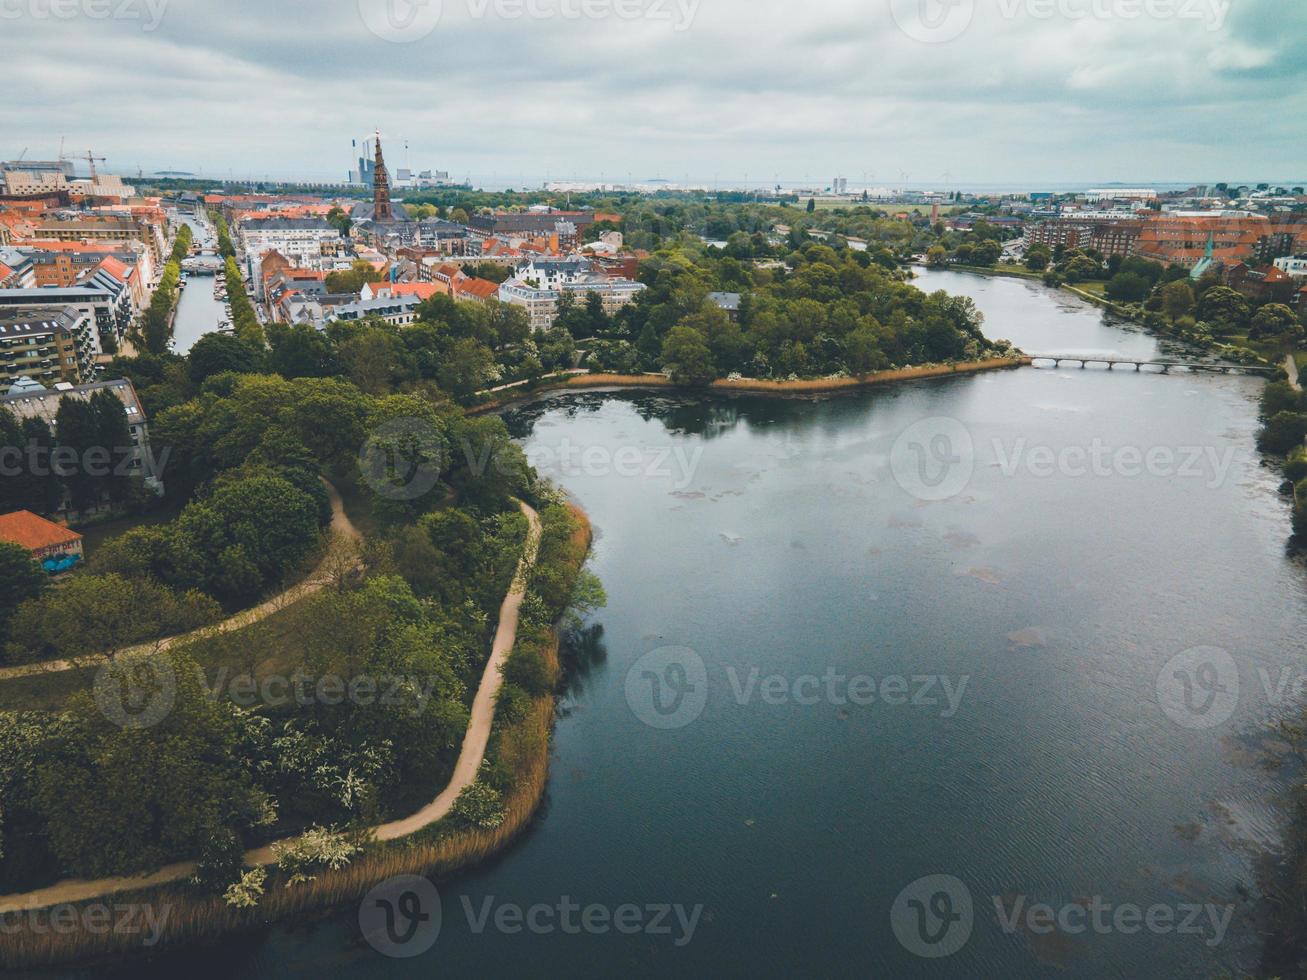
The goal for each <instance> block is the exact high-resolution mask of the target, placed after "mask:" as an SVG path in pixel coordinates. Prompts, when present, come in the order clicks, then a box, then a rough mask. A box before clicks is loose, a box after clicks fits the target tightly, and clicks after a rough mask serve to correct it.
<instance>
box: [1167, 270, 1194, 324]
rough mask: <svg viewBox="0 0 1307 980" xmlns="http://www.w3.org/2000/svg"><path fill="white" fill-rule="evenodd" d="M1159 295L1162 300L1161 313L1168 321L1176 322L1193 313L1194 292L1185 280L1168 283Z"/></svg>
mask: <svg viewBox="0 0 1307 980" xmlns="http://www.w3.org/2000/svg"><path fill="white" fill-rule="evenodd" d="M1159 295H1160V297H1161V300H1162V312H1163V313H1165V314H1166V315H1167V316H1168V317H1169V318H1170V319H1172V320H1178V319H1180V317H1182V316H1188V315H1189V314H1190V313H1192V312H1193V308H1194V291H1193V287H1191V286H1190V285H1189V281H1188V280H1187V279H1176V280H1173V281H1172V282H1168V283H1167V284H1166V285H1164V286H1162V288H1161V289H1160V291H1159Z"/></svg>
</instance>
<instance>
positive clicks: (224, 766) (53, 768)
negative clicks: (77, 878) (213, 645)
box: [35, 653, 271, 877]
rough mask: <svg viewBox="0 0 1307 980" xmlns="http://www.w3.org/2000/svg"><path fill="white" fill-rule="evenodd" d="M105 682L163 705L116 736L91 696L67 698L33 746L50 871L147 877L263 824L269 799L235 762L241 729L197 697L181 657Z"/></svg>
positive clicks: (193, 668)
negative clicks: (155, 716) (52, 728)
mask: <svg viewBox="0 0 1307 980" xmlns="http://www.w3.org/2000/svg"><path fill="white" fill-rule="evenodd" d="M146 675H148V677H147V676H146ZM106 680H107V684H106V689H108V686H109V685H111V684H115V683H116V684H117V685H119V689H120V690H130V691H132V693H136V692H137V689H142V690H145V689H147V688H148V691H149V693H150V694H151V695H161V696H166V697H167V698H169V699H170V700H171V706H170V708H169V709H168V710H167V711H166V713H165V714H164V717H163V718H162V719H161V720H159V721H158V723H157V724H154V725H151V726H148V727H134V726H127V727H119V725H118V724H115V723H114V722H113V721H111V720H109V719H108V718H107V717H106V714H105V713H104V712H103V710H102V704H101V703H100V702H99V700H98V699H96V698H92V697H91V696H90V695H89V694H85V693H79V694H76V695H74V696H73V697H72V699H71V700H70V702H69V711H68V724H67V725H66V726H64V727H63V728H61V729H60V730H59V731H58V733H57V734H56V736H55V737H53V738H51V739H50V740H49V741H48V742H47V743H46V744H45V745H44V746H43V751H42V756H41V759H40V761H39V762H38V763H37V765H36V773H35V777H36V778H35V782H36V808H37V810H38V811H39V813H40V814H41V816H42V818H43V821H44V826H45V831H46V834H47V836H48V839H49V843H50V847H51V849H52V851H53V852H54V854H55V856H56V857H57V858H58V860H59V865H60V867H61V869H63V870H64V871H66V872H69V873H72V874H76V875H83V876H87V877H94V876H97V875H115V874H125V873H129V872H134V871H140V870H143V869H146V868H154V867H158V866H159V865H162V864H165V863H167V862H169V861H176V860H182V859H186V858H191V857H194V856H195V855H196V854H197V853H200V852H201V851H202V850H205V849H206V845H207V841H208V839H209V838H210V837H211V836H212V835H214V834H215V833H217V832H221V831H224V830H226V831H232V832H236V833H238V834H239V833H241V832H244V831H245V830H247V829H248V828H250V827H252V826H254V825H256V824H260V823H266V822H267V821H268V819H269V815H270V814H271V806H270V803H271V801H270V800H269V798H268V796H267V795H266V794H265V793H263V792H262V791H260V790H259V789H258V787H257V786H256V784H255V780H254V776H253V772H252V769H251V766H250V762H249V760H248V758H247V756H246V752H247V751H248V750H247V737H246V730H247V728H248V723H247V722H245V720H244V718H243V717H242V716H241V715H240V713H239V712H238V711H236V710H235V709H233V708H232V707H230V706H229V705H226V704H224V703H222V702H220V701H216V700H214V699H212V698H211V697H209V694H208V692H207V691H206V690H205V688H204V686H203V685H202V684H201V683H200V670H199V667H198V665H197V664H196V663H195V662H194V661H193V660H190V659H189V658H188V657H186V656H185V655H183V654H180V653H170V654H161V655H158V656H157V657H156V658H155V659H154V660H152V661H151V662H149V663H146V664H140V665H135V664H134V665H126V664H124V665H118V666H115V667H114V668H112V669H111V675H110V677H108V678H107V679H106ZM150 682H153V683H152V684H151V683H150ZM165 691H166V692H168V693H167V694H166V695H162V692H165Z"/></svg>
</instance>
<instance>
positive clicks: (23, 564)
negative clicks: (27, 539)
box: [0, 541, 49, 643]
mask: <svg viewBox="0 0 1307 980" xmlns="http://www.w3.org/2000/svg"><path fill="white" fill-rule="evenodd" d="M48 584H49V576H47V575H46V574H45V572H44V571H43V570H42V569H41V566H40V565H38V564H37V563H36V561H35V560H33V558H32V556H31V555H30V554H28V551H27V549H26V548H24V547H22V545H17V544H13V543H12V542H9V541H0V643H3V642H4V641H5V640H6V638H7V637H8V635H9V621H10V619H12V618H13V615H14V613H15V612H16V611H17V610H18V607H19V606H21V605H22V604H23V603H24V602H28V601H29V600H33V599H39V598H40V597H41V595H42V593H44V592H45V589H46V586H47V585H48Z"/></svg>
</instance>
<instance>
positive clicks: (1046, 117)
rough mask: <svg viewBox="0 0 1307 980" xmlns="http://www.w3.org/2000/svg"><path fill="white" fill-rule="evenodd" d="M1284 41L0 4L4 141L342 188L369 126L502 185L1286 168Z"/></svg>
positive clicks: (978, 24) (318, 6)
mask: <svg viewBox="0 0 1307 980" xmlns="http://www.w3.org/2000/svg"><path fill="white" fill-rule="evenodd" d="M51 4H53V5H54V6H53V9H52V8H51ZM973 7H974V9H973ZM105 14H108V15H109V16H107V17H106V16H105ZM515 14H518V15H519V16H514V15H515ZM437 15H438V17H437ZM578 15H579V16H578ZM1132 15H1133V16H1132ZM1304 37H1307V3H1303V2H1301V0H974V4H973V2H972V0H807V2H801V3H800V2H781V0H426V2H425V3H420V4H417V5H410V3H409V0H312V2H309V0H257V2H256V0H223V2H221V3H218V2H210V0H204V2H201V0H0V65H2V66H3V68H2V69H0V71H3V74H4V77H5V82H6V84H5V86H4V100H3V102H2V103H0V157H8V158H12V157H13V156H15V155H17V154H18V153H19V152H20V151H21V150H22V149H23V148H24V147H26V148H27V151H28V155H29V157H32V158H49V157H53V156H54V155H55V154H56V153H57V151H58V147H59V140H60V137H61V136H66V137H67V140H68V143H67V146H68V153H69V154H70V155H71V154H72V153H73V152H74V151H76V152H80V153H82V154H85V152H86V149H87V148H88V147H91V148H94V149H95V151H96V153H97V154H100V155H103V156H105V157H107V158H108V169H109V170H114V171H118V172H122V173H135V172H136V169H137V167H138V165H139V166H140V167H142V168H144V169H145V171H146V172H150V171H152V170H156V169H173V170H189V171H203V172H204V173H205V174H224V175H225V174H226V173H227V172H228V171H229V170H232V171H234V172H235V173H236V174H237V175H238V176H241V175H248V174H252V173H254V174H270V175H273V176H282V175H285V176H291V175H296V176H315V177H318V178H321V179H343V178H344V177H345V171H346V170H347V169H348V168H349V167H350V166H351V159H350V139H351V138H360V139H361V138H362V136H363V135H364V134H366V133H369V132H371V131H372V130H373V129H374V128H376V127H380V129H381V132H382V134H383V137H385V139H384V140H383V142H384V143H385V145H386V147H387V151H388V161H389V162H390V164H391V167H392V168H394V167H401V166H405V165H406V160H405V156H406V154H405V150H404V143H407V144H408V151H407V162H408V164H411V165H412V166H413V167H414V168H427V167H433V168H438V169H446V170H449V171H451V174H452V176H455V177H463V176H465V175H469V174H471V175H476V176H479V177H482V178H489V175H491V174H498V175H499V177H500V179H501V180H508V181H511V180H512V178H513V177H514V176H515V175H519V174H526V175H543V174H548V175H550V176H553V177H555V178H562V177H565V176H567V175H585V176H591V177H597V176H600V175H601V174H602V175H604V176H606V177H607V178H608V179H609V180H614V179H616V180H624V179H626V177H627V175H628V174H630V175H631V176H632V177H634V178H635V179H636V180H641V179H645V178H649V177H655V176H662V177H664V178H668V179H672V180H680V179H682V178H683V176H684V175H687V174H688V175H690V176H691V177H692V178H696V179H703V180H710V179H712V178H713V176H714V175H718V178H719V179H720V180H721V181H722V182H723V183H725V182H726V181H727V180H732V181H740V180H742V179H743V177H744V176H745V175H746V174H747V175H748V176H749V179H750V182H751V183H755V184H760V183H766V182H769V181H770V180H771V179H772V178H773V177H775V176H779V177H781V178H782V179H791V180H802V179H804V178H807V177H810V178H811V179H812V181H813V182H814V183H815V182H821V183H828V182H829V180H830V178H831V177H833V176H835V175H836V174H843V175H845V176H847V177H849V178H850V180H851V181H852V182H854V183H860V182H861V181H862V178H863V175H864V174H867V175H868V176H869V179H872V180H873V182H875V183H885V184H893V183H898V182H899V181H900V175H901V174H902V173H904V172H906V173H907V174H908V175H910V178H911V179H912V180H913V181H920V180H925V181H938V182H939V183H940V184H944V183H946V181H945V180H944V174H946V173H947V174H949V175H950V177H949V181H948V182H951V183H954V184H958V185H961V184H963V183H966V182H1013V183H1023V182H1024V183H1028V184H1030V185H1037V184H1040V183H1041V182H1054V181H1057V182H1066V181H1072V182H1074V181H1084V182H1099V181H1110V180H1126V181H1165V180H1221V179H1239V180H1259V179H1260V180H1278V181H1290V180H1293V181H1295V182H1298V183H1301V182H1302V180H1303V178H1304V177H1307V152H1305V151H1307V126H1305V125H1304V119H1307V84H1305V83H1304V75H1307V44H1304V43H1303V38H1304ZM84 168H85V164H83V165H82V168H81V169H83V170H84Z"/></svg>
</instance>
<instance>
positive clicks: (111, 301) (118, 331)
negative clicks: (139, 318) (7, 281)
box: [0, 283, 132, 356]
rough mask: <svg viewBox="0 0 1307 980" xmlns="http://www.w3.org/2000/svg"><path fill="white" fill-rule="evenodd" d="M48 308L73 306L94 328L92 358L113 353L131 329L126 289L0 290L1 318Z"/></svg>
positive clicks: (86, 286)
mask: <svg viewBox="0 0 1307 980" xmlns="http://www.w3.org/2000/svg"><path fill="white" fill-rule="evenodd" d="M51 306H55V307H60V308H62V307H67V306H73V307H76V308H77V309H78V310H80V311H81V312H82V313H85V314H86V315H87V317H88V318H89V319H90V321H91V322H92V323H93V324H94V325H95V331H94V337H93V341H92V343H93V348H94V355H95V356H99V355H100V354H102V353H106V352H109V351H112V350H115V349H116V348H117V345H118V344H119V342H121V341H122V339H123V336H124V334H125V333H126V332H127V328H128V327H130V326H131V320H132V306H131V298H130V295H127V290H126V289H125V288H118V287H114V286H112V285H103V284H98V283H97V284H84V285H79V286H69V287H66V288H64V287H58V286H47V287H45V288H40V287H38V288H35V289H0V315H3V314H5V313H7V312H15V311H22V310H27V309H36V308H41V307H51Z"/></svg>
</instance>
